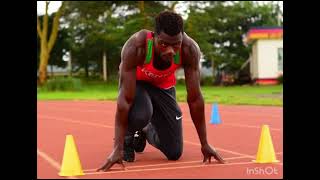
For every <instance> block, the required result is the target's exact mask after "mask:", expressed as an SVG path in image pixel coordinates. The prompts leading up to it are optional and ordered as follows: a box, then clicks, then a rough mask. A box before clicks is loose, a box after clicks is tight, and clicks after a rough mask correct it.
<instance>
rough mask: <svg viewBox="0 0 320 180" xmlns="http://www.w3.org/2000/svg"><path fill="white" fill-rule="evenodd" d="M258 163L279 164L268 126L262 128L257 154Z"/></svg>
mask: <svg viewBox="0 0 320 180" xmlns="http://www.w3.org/2000/svg"><path fill="white" fill-rule="evenodd" d="M253 162H256V163H276V162H279V161H278V160H277V159H276V154H275V152H274V148H273V143H272V138H271V135H270V131H269V126H268V125H263V126H262V131H261V136H260V142H259V147H258V152H257V157H256V160H253Z"/></svg>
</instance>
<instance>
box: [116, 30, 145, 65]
mask: <svg viewBox="0 0 320 180" xmlns="http://www.w3.org/2000/svg"><path fill="white" fill-rule="evenodd" d="M147 32H148V30H145V29H142V30H140V31H138V32H136V33H134V34H133V35H132V36H131V37H130V38H129V39H128V40H127V42H126V43H125V44H124V46H123V49H122V52H121V59H122V62H124V61H126V59H131V60H130V61H129V62H128V61H127V62H128V63H129V64H142V63H143V61H144V57H145V47H146V45H145V44H146V42H145V39H146V37H147Z"/></svg>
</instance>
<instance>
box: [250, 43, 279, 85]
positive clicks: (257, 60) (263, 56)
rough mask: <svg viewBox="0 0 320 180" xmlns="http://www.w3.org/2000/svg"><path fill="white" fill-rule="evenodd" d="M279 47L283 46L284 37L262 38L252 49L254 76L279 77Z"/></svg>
mask: <svg viewBox="0 0 320 180" xmlns="http://www.w3.org/2000/svg"><path fill="white" fill-rule="evenodd" d="M278 48H283V40H282V39H266V40H265V39H260V40H257V41H256V42H255V44H254V45H253V49H252V63H251V66H252V67H251V70H252V72H251V74H252V78H253V79H255V78H259V79H261V78H277V77H278V74H279V71H278Z"/></svg>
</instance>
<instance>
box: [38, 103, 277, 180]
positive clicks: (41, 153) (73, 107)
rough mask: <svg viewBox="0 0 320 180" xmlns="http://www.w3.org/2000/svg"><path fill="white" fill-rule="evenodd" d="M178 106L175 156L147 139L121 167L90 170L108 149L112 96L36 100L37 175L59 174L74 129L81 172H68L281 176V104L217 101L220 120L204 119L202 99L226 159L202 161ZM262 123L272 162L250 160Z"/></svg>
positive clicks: (212, 139) (213, 139) (213, 140)
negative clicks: (179, 148) (179, 150)
mask: <svg viewBox="0 0 320 180" xmlns="http://www.w3.org/2000/svg"><path fill="white" fill-rule="evenodd" d="M179 105H180V107H181V109H182V111H183V117H184V118H183V137H184V150H183V154H182V156H181V158H180V159H179V160H178V161H168V160H166V158H165V156H164V155H163V154H162V153H161V152H160V151H159V150H157V149H155V148H154V147H152V146H151V145H149V144H148V145H147V147H146V149H145V151H144V152H143V153H140V154H137V155H136V161H135V162H133V163H126V162H125V166H126V168H127V169H126V170H122V169H121V167H120V166H119V165H114V166H113V167H112V169H111V170H110V171H108V172H95V169H97V168H98V167H100V166H101V165H102V164H103V163H104V162H105V160H106V157H107V156H108V155H109V154H110V153H111V151H112V146H113V135H114V116H115V111H116V103H115V102H112V101H38V103H37V116H38V117H37V152H38V153H37V177H38V178H57V179H61V178H66V177H60V176H59V175H58V173H59V171H60V167H61V163H62V162H61V161H62V157H63V150H64V144H65V138H66V135H67V134H71V135H73V137H74V139H75V143H76V145H77V148H78V152H79V156H80V161H81V164H82V168H83V170H84V172H85V174H86V175H84V176H77V177H68V178H79V179H81V178H85V179H106V178H210V179H214V178H230V179H231V178H233V179H235V178H237V179H238V178H245V179H250V178H254V179H257V178H268V179H270V178H277V179H279V178H283V163H282V162H283V154H282V152H283V108H282V107H269V106H229V105H219V113H220V117H221V121H222V123H221V124H218V125H212V124H210V123H209V119H210V114H211V104H206V107H205V113H206V122H207V136H208V141H209V143H210V144H211V145H212V146H214V147H215V148H216V149H217V150H218V151H219V152H220V153H221V155H222V156H223V157H224V158H225V159H226V160H227V163H226V164H216V163H215V161H213V163H211V164H203V163H202V154H201V151H200V144H199V139H198V135H197V133H196V130H195V127H194V125H193V123H192V120H191V117H190V114H189V108H188V105H187V104H186V103H180V104H179ZM263 124H267V125H269V127H270V133H271V136H272V140H273V145H274V148H275V152H276V156H277V159H278V160H280V163H276V164H255V163H253V162H252V160H254V159H255V156H256V152H257V148H258V143H259V138H260V133H261V126H262V125H263Z"/></svg>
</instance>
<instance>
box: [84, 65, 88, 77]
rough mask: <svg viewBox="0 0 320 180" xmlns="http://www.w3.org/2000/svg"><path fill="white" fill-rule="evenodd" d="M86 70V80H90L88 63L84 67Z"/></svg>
mask: <svg viewBox="0 0 320 180" xmlns="http://www.w3.org/2000/svg"><path fill="white" fill-rule="evenodd" d="M84 70H85V72H86V78H88V77H89V63H88V61H87V62H86V63H85V65H84Z"/></svg>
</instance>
